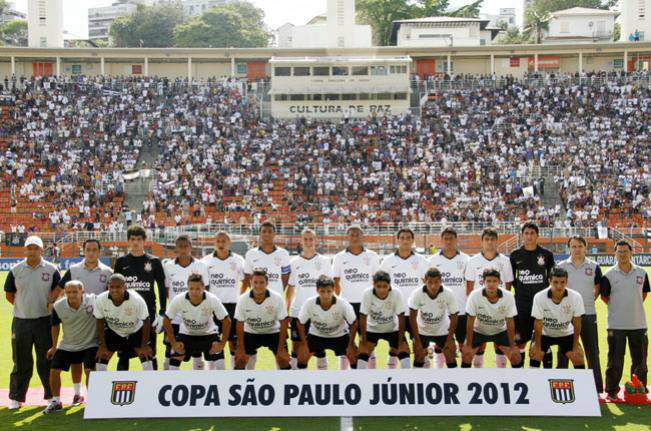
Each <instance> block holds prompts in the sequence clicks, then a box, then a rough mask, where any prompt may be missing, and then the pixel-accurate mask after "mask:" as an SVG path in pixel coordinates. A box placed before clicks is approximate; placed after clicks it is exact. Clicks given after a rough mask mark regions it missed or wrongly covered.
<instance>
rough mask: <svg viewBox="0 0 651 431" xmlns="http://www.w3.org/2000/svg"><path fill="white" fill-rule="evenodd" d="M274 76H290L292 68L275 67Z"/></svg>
mask: <svg viewBox="0 0 651 431" xmlns="http://www.w3.org/2000/svg"><path fill="white" fill-rule="evenodd" d="M274 75H275V76H291V75H292V68H291V67H276V68H274Z"/></svg>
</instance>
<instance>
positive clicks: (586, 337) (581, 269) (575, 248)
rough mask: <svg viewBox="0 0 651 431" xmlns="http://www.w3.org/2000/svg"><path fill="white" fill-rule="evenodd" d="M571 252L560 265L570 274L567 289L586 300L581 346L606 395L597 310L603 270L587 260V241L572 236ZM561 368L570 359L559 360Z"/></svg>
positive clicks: (596, 379)
mask: <svg viewBox="0 0 651 431" xmlns="http://www.w3.org/2000/svg"><path fill="white" fill-rule="evenodd" d="M567 245H568V247H569V248H570V257H569V259H567V260H564V261H562V262H561V263H559V264H558V267H559V268H563V269H564V270H566V271H567V273H568V280H567V286H568V287H569V288H570V289H572V290H574V291H576V292H578V293H579V294H580V295H581V297H582V298H583V307H584V308H585V314H584V315H583V317H582V318H581V344H583V348H584V349H585V356H586V359H587V360H588V367H590V368H591V369H592V373H593V374H594V382H595V385H596V387H597V393H598V394H600V393H602V392H603V391H604V381H603V377H602V374H601V364H600V362H599V332H598V331H597V309H596V307H595V300H596V299H597V298H598V297H599V286H600V284H601V277H602V274H601V267H600V266H599V265H598V264H597V262H595V261H593V260H590V259H588V258H586V257H585V253H586V249H587V246H588V243H587V241H586V240H585V239H584V238H583V237H581V236H573V237H572V238H570V239H569V241H568V242H567ZM558 364H559V367H564V368H565V367H567V358H565V357H564V356H559V357H558Z"/></svg>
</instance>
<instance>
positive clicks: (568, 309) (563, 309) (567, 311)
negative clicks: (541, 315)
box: [561, 304, 572, 314]
mask: <svg viewBox="0 0 651 431" xmlns="http://www.w3.org/2000/svg"><path fill="white" fill-rule="evenodd" d="M561 312H562V313H563V314H570V313H571V312H572V306H571V305H570V304H566V305H563V306H562V307H561Z"/></svg>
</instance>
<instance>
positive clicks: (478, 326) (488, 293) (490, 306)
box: [461, 267, 522, 368]
mask: <svg viewBox="0 0 651 431" xmlns="http://www.w3.org/2000/svg"><path fill="white" fill-rule="evenodd" d="M482 278H483V283H482V286H483V288H482V289H475V290H473V292H472V293H471V294H470V295H469V296H468V302H467V303H466V315H467V316H468V319H467V320H468V322H467V325H468V327H467V328H466V342H465V343H464V346H463V353H462V355H461V367H462V368H470V367H471V366H472V362H473V357H474V356H475V355H476V354H477V352H478V351H479V348H480V347H481V346H482V345H484V344H486V343H491V342H492V343H493V344H494V345H495V350H496V351H497V350H499V351H501V352H502V354H503V355H505V356H507V357H508V358H509V360H510V361H511V366H512V367H513V368H521V367H522V356H521V355H520V349H518V347H517V346H516V344H515V323H513V317H515V316H516V315H517V314H518V313H517V310H516V307H515V298H514V297H513V294H512V293H511V292H509V291H506V290H504V289H501V288H500V271H498V270H497V269H495V268H490V267H489V268H485V269H484V271H483V273H482Z"/></svg>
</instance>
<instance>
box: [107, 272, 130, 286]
mask: <svg viewBox="0 0 651 431" xmlns="http://www.w3.org/2000/svg"><path fill="white" fill-rule="evenodd" d="M113 280H118V281H119V282H120V284H121V285H122V286H124V285H125V284H127V279H126V278H124V275H122V274H118V273H114V274H111V276H110V277H109V279H108V282H109V284H110V283H111V282H112V281H113Z"/></svg>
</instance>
